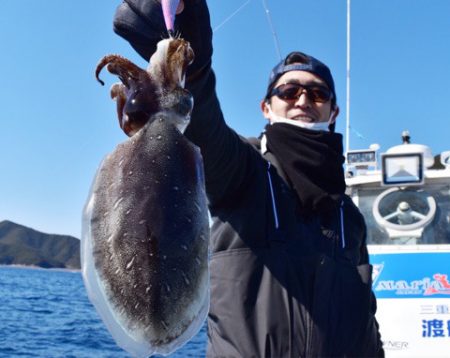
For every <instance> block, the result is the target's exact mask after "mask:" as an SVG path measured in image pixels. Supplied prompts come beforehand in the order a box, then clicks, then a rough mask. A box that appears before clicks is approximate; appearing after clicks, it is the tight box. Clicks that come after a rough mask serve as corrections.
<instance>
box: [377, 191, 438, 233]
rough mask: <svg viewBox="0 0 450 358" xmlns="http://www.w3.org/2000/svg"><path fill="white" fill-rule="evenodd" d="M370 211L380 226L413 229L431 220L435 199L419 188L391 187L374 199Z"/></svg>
mask: <svg viewBox="0 0 450 358" xmlns="http://www.w3.org/2000/svg"><path fill="white" fill-rule="evenodd" d="M372 212H373V216H374V218H375V220H376V222H377V223H378V225H380V226H381V227H385V228H387V229H392V230H396V231H404V232H406V231H413V230H417V229H423V228H424V227H425V226H427V225H428V224H429V223H430V222H431V221H432V220H433V218H434V215H435V214H436V201H435V200H434V198H433V197H432V196H431V195H428V194H427V193H426V192H424V191H421V190H411V189H408V190H403V189H400V188H392V189H388V190H386V191H384V192H382V193H381V194H380V195H379V196H378V197H377V198H376V199H375V201H374V203H373V208H372ZM405 234H406V233H405Z"/></svg>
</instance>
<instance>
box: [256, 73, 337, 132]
mask: <svg viewBox="0 0 450 358" xmlns="http://www.w3.org/2000/svg"><path fill="white" fill-rule="evenodd" d="M285 83H298V84H301V85H306V86H311V85H317V86H322V87H325V88H328V86H327V85H326V83H325V82H324V81H323V80H322V79H321V78H320V77H318V76H316V75H315V74H313V73H310V72H306V71H289V72H286V73H285V74H283V75H282V76H281V77H280V78H279V79H278V81H277V82H276V84H275V87H274V88H277V87H279V86H280V85H283V84H285ZM267 105H268V104H267V103H266V102H265V101H263V102H262V103H261V109H262V111H263V115H264V117H266V118H267V119H269V121H271V118H270V117H271V114H270V111H269V108H268V107H267ZM269 105H270V108H271V109H272V112H273V113H275V114H276V115H278V116H280V117H285V118H288V119H292V120H296V121H303V122H327V121H330V124H331V123H334V122H335V120H336V117H337V115H338V113H339V108H338V107H337V106H336V107H335V108H334V111H333V108H332V107H331V99H329V100H328V101H326V102H324V103H321V102H317V101H313V100H311V99H310V98H309V96H308V95H307V93H306V90H303V92H302V93H301V95H300V97H299V98H297V99H292V100H283V99H281V98H278V97H277V96H272V97H271V98H269Z"/></svg>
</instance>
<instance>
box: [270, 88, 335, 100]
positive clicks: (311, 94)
mask: <svg viewBox="0 0 450 358" xmlns="http://www.w3.org/2000/svg"><path fill="white" fill-rule="evenodd" d="M303 92H305V93H306V96H307V97H308V99H309V100H311V101H313V102H318V103H325V102H328V101H329V100H330V99H331V97H332V96H333V93H332V92H331V91H330V90H329V89H328V88H326V87H323V86H319V85H301V84H299V83H285V84H283V85H281V86H278V87H276V88H274V89H272V91H271V92H270V97H272V96H277V97H278V98H280V99H282V100H284V101H293V100H297V99H299V98H300V96H301V95H302V93H303Z"/></svg>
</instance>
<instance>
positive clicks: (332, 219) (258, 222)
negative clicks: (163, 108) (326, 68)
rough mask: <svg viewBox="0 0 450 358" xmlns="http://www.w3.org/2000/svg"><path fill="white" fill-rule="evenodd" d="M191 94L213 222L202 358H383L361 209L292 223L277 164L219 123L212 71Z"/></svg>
mask: <svg viewBox="0 0 450 358" xmlns="http://www.w3.org/2000/svg"><path fill="white" fill-rule="evenodd" d="M188 86H189V89H190V90H191V91H192V92H193V94H194V97H195V109H194V113H193V115H192V120H191V124H190V125H189V127H188V129H187V132H186V135H187V136H188V137H189V138H190V139H191V140H192V141H193V142H194V143H196V144H197V145H198V146H199V147H200V148H201V152H202V155H203V159H204V165H205V175H206V190H207V194H208V199H209V206H210V211H211V215H212V217H213V226H212V238H211V254H212V256H211V265H210V270H211V307H210V312H209V317H208V350H207V355H208V356H209V357H315V356H321V357H323V356H355V357H356V356H358V357H360V356H383V355H384V352H383V349H382V344H381V341H380V336H379V333H378V325H377V323H376V320H375V317H374V314H375V310H376V302H375V297H374V296H373V293H372V291H371V272H372V267H371V266H370V265H369V263H368V253H367V247H366V242H365V237H366V229H365V223H364V219H363V217H362V215H361V214H360V212H359V210H358V209H357V208H356V207H355V205H354V204H353V202H352V201H351V199H350V198H348V197H346V196H345V197H343V199H342V207H337V208H336V210H335V211H334V212H330V213H329V214H328V215H326V216H322V217H318V216H311V217H309V218H304V217H301V216H300V215H298V214H297V208H296V206H297V200H296V197H295V193H294V191H293V190H291V188H290V187H289V186H288V185H287V184H286V181H285V180H284V179H283V178H284V174H283V173H282V171H281V169H280V168H279V165H278V164H277V160H276V158H274V157H273V156H272V155H271V153H265V154H264V155H262V154H261V152H260V150H259V148H258V145H259V141H258V140H247V139H244V138H242V137H240V136H239V135H237V134H236V133H235V132H234V131H233V130H232V129H230V128H229V127H228V126H227V125H226V124H225V122H224V119H223V115H222V112H221V109H220V105H219V102H218V100H217V98H216V94H215V78H214V74H213V73H212V71H210V72H208V73H206V74H205V75H204V76H203V77H202V78H200V79H199V80H198V81H197V82H196V83H195V84H192V83H191V84H188Z"/></svg>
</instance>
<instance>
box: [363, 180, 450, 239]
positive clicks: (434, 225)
mask: <svg viewBox="0 0 450 358" xmlns="http://www.w3.org/2000/svg"><path fill="white" fill-rule="evenodd" d="M356 194H357V197H358V207H359V209H360V210H361V212H362V214H363V215H364V217H365V220H366V225H367V244H369V245H390V244H392V245H399V244H400V245H403V244H404V245H411V244H413V245H427V244H449V243H450V185H449V184H427V185H425V186H423V187H409V188H406V189H400V188H386V187H381V188H380V187H378V188H359V189H358V190H357V193H356Z"/></svg>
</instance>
